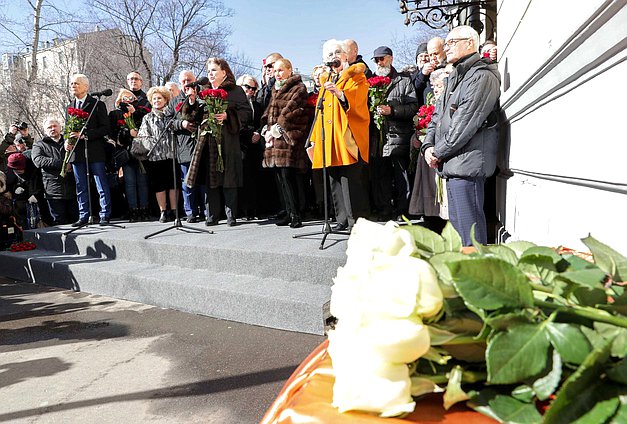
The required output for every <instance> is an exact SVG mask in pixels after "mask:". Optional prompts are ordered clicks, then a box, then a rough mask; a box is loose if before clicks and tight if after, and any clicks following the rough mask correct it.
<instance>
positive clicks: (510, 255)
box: [484, 245, 518, 265]
mask: <svg viewBox="0 0 627 424" xmlns="http://www.w3.org/2000/svg"><path fill="white" fill-rule="evenodd" d="M484 252H485V253H484V255H486V256H494V257H497V258H500V259H503V260H504V261H505V262H509V263H510V264H512V265H516V264H517V263H518V256H516V252H514V251H513V250H512V249H510V248H509V247H507V246H505V245H496V246H485V248H484Z"/></svg>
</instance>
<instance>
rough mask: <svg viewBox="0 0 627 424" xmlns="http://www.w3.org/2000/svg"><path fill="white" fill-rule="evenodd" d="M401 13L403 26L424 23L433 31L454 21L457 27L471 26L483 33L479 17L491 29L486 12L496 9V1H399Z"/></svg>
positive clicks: (490, 19)
mask: <svg viewBox="0 0 627 424" xmlns="http://www.w3.org/2000/svg"><path fill="white" fill-rule="evenodd" d="M399 3H400V10H401V13H402V14H404V15H405V25H410V24H411V25H413V24H415V23H416V22H421V23H424V24H425V25H428V26H429V27H430V28H433V29H442V28H444V27H447V26H452V25H453V24H454V20H457V24H459V25H471V26H473V27H475V26H478V25H479V26H480V28H475V29H477V30H478V31H479V32H482V31H483V29H484V28H483V24H482V23H481V22H480V19H477V18H478V17H480V16H484V17H485V20H486V21H488V22H489V23H490V25H491V27H492V28H493V27H494V22H493V19H492V17H491V16H490V15H491V14H489V13H487V11H488V10H490V9H492V10H494V9H495V8H496V0H468V1H464V0H400V1H399Z"/></svg>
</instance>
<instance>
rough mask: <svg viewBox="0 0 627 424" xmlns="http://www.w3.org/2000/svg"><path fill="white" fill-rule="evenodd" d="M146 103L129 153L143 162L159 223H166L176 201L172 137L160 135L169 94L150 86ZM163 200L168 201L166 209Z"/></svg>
mask: <svg viewBox="0 0 627 424" xmlns="http://www.w3.org/2000/svg"><path fill="white" fill-rule="evenodd" d="M148 100H149V101H150V104H151V105H152V111H151V112H150V113H149V114H148V115H146V116H145V117H144V119H143V121H142V125H141V127H140V128H139V132H138V134H137V137H136V138H135V139H134V140H133V145H132V147H131V153H133V155H134V156H135V157H136V158H137V159H138V160H145V159H147V162H146V165H148V166H147V167H146V169H147V171H148V177H149V179H150V182H151V185H152V188H153V190H154V191H155V194H156V197H157V203H158V204H159V209H160V210H161V216H160V217H159V222H168V221H171V220H173V219H174V211H173V210H174V209H175V208H176V198H177V196H176V189H177V187H175V186H174V181H173V179H172V161H173V160H174V152H173V149H172V146H173V143H175V141H174V134H173V133H172V131H165V132H164V130H165V129H166V127H165V125H166V121H167V119H166V117H165V114H164V109H165V107H166V105H167V104H168V102H169V101H170V91H168V89H167V88H165V87H152V88H151V89H150V90H148ZM176 180H177V181H178V178H177V179H176ZM166 199H169V201H170V209H168V207H167V206H168V205H167V200H166Z"/></svg>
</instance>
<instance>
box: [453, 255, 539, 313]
mask: <svg viewBox="0 0 627 424" xmlns="http://www.w3.org/2000/svg"><path fill="white" fill-rule="evenodd" d="M448 267H449V269H450V270H451V276H452V277H453V284H454V285H455V288H456V289H457V293H459V295H460V296H462V297H463V298H464V301H465V302H466V305H468V306H469V307H470V306H472V307H475V308H480V309H487V310H494V309H500V308H504V307H519V308H526V307H531V306H533V293H532V290H531V287H530V285H529V280H528V279H527V277H526V276H525V274H523V273H522V272H521V271H520V270H519V269H518V268H516V267H515V266H513V265H511V264H509V263H507V262H505V261H502V260H500V259H496V258H476V259H472V260H465V261H457V262H452V263H449V264H448Z"/></svg>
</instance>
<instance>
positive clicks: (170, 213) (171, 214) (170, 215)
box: [166, 210, 176, 221]
mask: <svg viewBox="0 0 627 424" xmlns="http://www.w3.org/2000/svg"><path fill="white" fill-rule="evenodd" d="M166 215H167V216H168V221H174V220H175V219H176V213H175V212H174V211H173V210H169V211H167V212H166Z"/></svg>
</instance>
